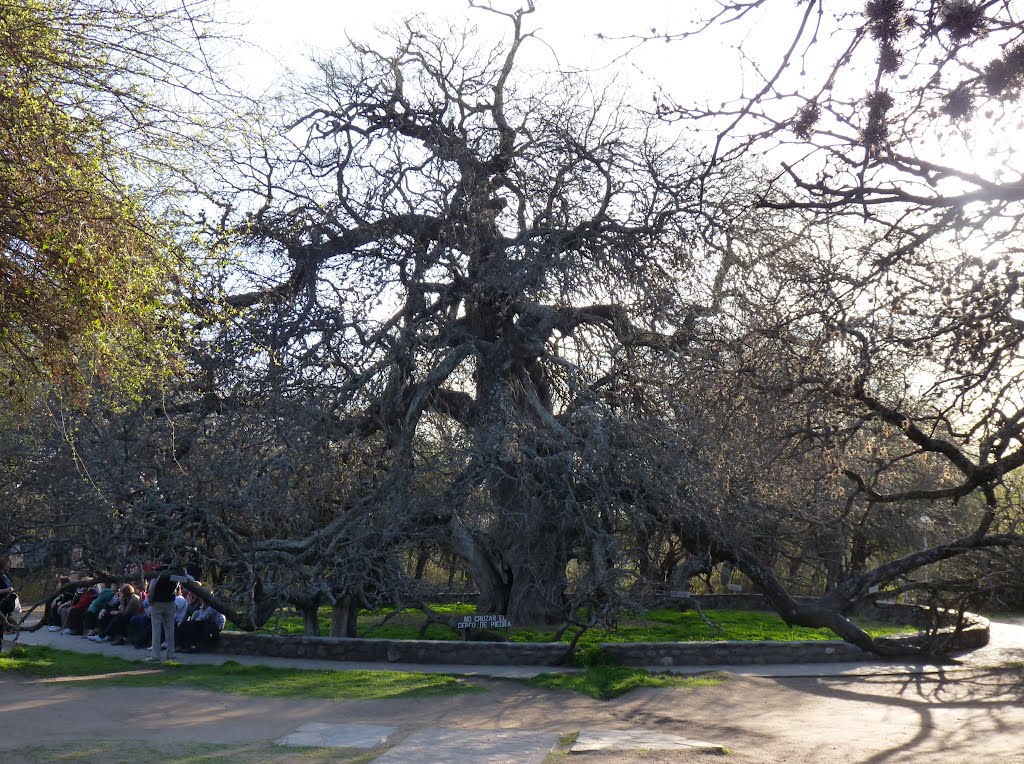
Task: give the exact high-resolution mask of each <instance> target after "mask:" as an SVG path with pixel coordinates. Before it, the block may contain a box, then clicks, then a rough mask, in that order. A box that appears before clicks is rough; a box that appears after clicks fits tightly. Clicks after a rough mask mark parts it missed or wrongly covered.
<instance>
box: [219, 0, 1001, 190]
mask: <svg viewBox="0 0 1024 764" xmlns="http://www.w3.org/2000/svg"><path fill="white" fill-rule="evenodd" d="M490 1H491V2H493V4H494V5H495V6H496V7H497V8H498V9H499V10H505V11H510V10H514V9H516V8H518V7H520V6H522V5H524V4H525V3H526V0H490ZM222 2H224V3H226V4H227V7H228V8H229V9H230V13H231V15H232V16H233V17H234V20H236V21H241V22H244V24H245V26H244V27H243V28H242V32H241V34H242V37H243V38H244V39H245V40H246V41H248V42H250V43H252V44H253V45H255V46H257V47H256V48H253V49H249V50H248V51H247V52H245V53H244V58H243V60H242V61H240V62H239V63H240V67H239V73H240V74H241V76H242V77H243V78H244V80H243V84H242V87H243V89H244V90H247V91H249V92H250V93H253V94H259V93H262V92H264V91H266V90H268V89H269V90H272V89H273V88H274V85H275V83H276V82H277V81H278V79H279V78H280V76H281V73H282V72H283V71H284V69H285V68H292V69H296V70H298V71H299V72H301V71H303V69H304V68H305V67H306V66H307V65H308V56H309V54H310V53H311V52H314V51H315V52H318V53H321V54H323V53H328V52H330V51H333V50H337V49H344V47H345V45H346V37H347V36H349V37H353V38H355V39H359V40H372V38H373V36H374V30H375V29H376V28H387V27H391V26H394V25H395V24H396V23H397V22H398V21H399V20H401V19H402V18H405V17H408V16H411V15H415V14H423V15H424V16H426V17H427V18H428V19H432V20H438V21H441V20H445V19H448V20H453V21H455V22H456V23H457V24H458V25H460V26H461V23H462V22H463V21H466V22H469V23H473V24H477V25H478V26H479V27H480V28H481V30H482V31H483V32H484V34H485V35H486V36H488V37H491V38H493V39H499V38H505V39H507V30H508V22H507V20H506V19H504V18H502V17H499V16H497V15H495V14H492V13H487V12H485V11H482V10H479V9H473V8H470V7H469V2H468V0H222ZM481 2H483V0H481ZM853 5H854V6H856V5H857V3H856V2H854V3H853ZM536 6H537V10H536V12H535V13H533V14H530V15H528V16H527V17H526V19H525V21H524V24H525V26H526V28H528V29H535V30H537V34H538V37H539V38H540V40H541V41H543V42H542V43H541V42H535V43H533V44H530V45H527V46H524V48H523V51H522V52H521V55H520V62H521V63H525V64H527V66H531V67H537V68H538V69H543V70H552V69H554V68H556V67H558V66H561V67H565V68H574V69H575V68H582V69H588V70H590V71H591V72H592V76H595V77H600V76H601V73H602V72H604V71H607V72H608V73H609V74H610V73H612V72H613V71H618V72H622V71H623V70H625V71H627V72H629V73H630V77H631V80H632V81H633V84H634V86H635V87H636V88H637V96H638V97H639V98H644V99H646V98H649V97H650V96H651V95H653V94H654V92H655V91H656V90H657V89H658V88H659V87H662V88H664V90H665V92H666V93H667V94H669V96H671V97H672V98H673V99H674V100H675V101H676V102H677V103H680V104H694V103H698V102H701V101H704V100H705V99H707V100H708V101H709V102H712V103H715V104H716V105H717V103H718V102H721V101H722V100H725V99H727V98H735V97H736V96H737V95H739V93H740V92H741V90H743V89H744V86H745V89H747V90H748V92H749V89H750V88H751V87H756V86H758V85H759V84H760V83H759V82H757V83H755V82H753V81H750V80H748V81H746V82H744V80H743V79H742V78H743V71H742V67H741V54H740V50H739V48H740V46H742V54H743V55H744V56H746V57H747V58H748V67H749V61H750V60H753V61H756V62H757V65H758V66H759V67H760V68H761V71H762V74H763V75H768V74H770V73H771V70H773V69H774V67H775V66H777V65H778V63H779V61H780V60H781V57H782V53H783V51H784V49H785V48H786V47H787V46H788V45H789V43H790V42H791V41H792V36H793V34H794V32H795V30H796V28H797V24H798V18H799V16H800V15H801V14H802V12H803V8H802V7H801V6H800V5H799V4H798V3H796V2H788V3H787V2H773V3H767V4H766V8H767V9H756V10H755V11H753V12H752V13H751V14H749V15H748V16H747V17H745V18H744V19H743V20H742V21H741V22H739V23H737V24H732V25H727V28H726V29H725V30H724V32H723V33H722V34H724V35H732V37H730V38H725V37H719V38H717V39H716V38H715V37H714V36H713V34H717V33H718V32H717V30H709V31H708V32H706V33H704V34H702V35H700V36H699V37H698V38H694V39H689V40H686V41H683V42H672V43H670V44H666V43H665V42H663V41H659V42H650V43H647V44H646V45H644V46H642V47H640V48H639V49H637V50H633V51H632V52H631V53H630V55H629V56H628V59H625V60H624V59H622V58H621V54H622V53H623V52H625V51H626V50H627V49H628V48H629V47H630V45H628V44H627V43H624V42H621V41H619V42H610V41H608V40H601V39H599V38H598V36H597V35H598V34H599V33H602V34H604V35H606V36H616V35H629V34H649V33H650V32H651V30H652V29H656V30H657V32H658V33H664V32H680V31H684V30H687V29H689V28H691V24H692V22H693V20H694V17H695V16H696V15H697V14H698V12H700V11H703V12H704V13H705V14H706V13H707V12H709V11H713V10H714V9H715V8H717V7H718V3H716V2H715V0H536ZM741 30H748V31H747V35H748V36H747V37H746V38H743V39H739V38H737V37H735V35H737V34H740V33H741ZM726 40H727V42H726ZM831 52H832V51H830V50H829V46H828V45H827V42H826V43H825V44H823V45H819V46H815V48H814V49H813V50H812V52H811V53H812V55H811V56H810V57H808V58H807V59H804V60H802V63H803V65H804V66H805V67H806V69H807V70H808V73H814V72H816V71H820V70H821V69H822V68H823V66H824V64H823V63H822V62H821V59H820V58H819V57H821V56H825V57H827V56H828V54H829V53H831ZM556 56H557V59H556ZM627 61H628V63H627ZM816 64H817V66H816ZM793 75H794V72H791V73H790V76H791V79H789V80H788V82H789V85H790V86H791V87H800V86H801V78H799V77H797V78H796V79H792V76H793ZM747 77H749V71H748V72H747ZM810 79H814V78H813V76H812V77H811V78H810ZM856 86H857V87H858V88H862V87H863V79H862V78H860V77H858V79H857V81H856ZM794 108H796V107H795V106H794ZM1004 129H1005V128H1004ZM1006 137H1007V134H1006V133H1005V132H1003V131H997V132H996V133H995V134H993V133H992V131H991V130H989V131H985V130H978V131H976V134H975V135H974V136H973V137H972V139H971V140H970V141H968V142H966V143H965V142H964V141H963V137H962V136H960V135H956V134H955V133H954V134H952V135H947V136H946V137H945V139H944V140H945V144H944V146H943V151H942V152H939V153H945V152H950V154H951V157H950V158H952V157H956V159H955V160H954V161H955V162H956V163H960V164H962V166H965V167H967V168H970V167H972V166H974V167H978V168H979V169H981V166H984V165H986V164H991V160H990V161H988V162H986V160H985V155H986V154H987V153H989V152H990V151H991V150H992V146H993V141H996V139H997V138H1001V140H998V141H996V142H998V143H1003V144H1005V143H1006ZM967 152H970V153H971V154H973V157H971V156H969V154H968V153H967ZM939 159H940V161H941V159H942V157H939ZM985 169H986V170H987V171H989V172H991V171H992V168H991V167H987V168H985Z"/></svg>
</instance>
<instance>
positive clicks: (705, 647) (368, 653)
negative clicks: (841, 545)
mask: <svg viewBox="0 0 1024 764" xmlns="http://www.w3.org/2000/svg"><path fill="white" fill-rule="evenodd" d="M694 598H695V599H696V600H697V601H698V602H699V603H700V605H701V607H702V608H707V609H709V610H710V609H733V610H769V608H768V607H767V606H766V603H765V600H764V598H763V597H762V596H761V595H758V594H712V595H696V596H695V597H694ZM858 615H863V616H865V617H868V618H873V619H875V620H879V621H883V622H890V623H908V624H913V625H915V626H918V627H920V628H922V629H928V631H923V632H919V633H916V634H899V635H894V636H891V637H883V638H881V641H884V642H888V643H890V644H893V645H913V646H922V645H925V644H927V642H928V641H929V640H933V639H940V640H941V639H945V640H947V644H946V645H945V648H946V650H948V651H962V650H973V649H976V648H979V647H983V646H985V645H986V644H988V638H989V623H988V620H986V619H985V618H982V617H981V616H978V615H974V614H969V615H968V618H967V623H966V624H965V626H964V628H963V629H962V630H960V631H959V632H956V630H955V629H954V628H953V627H952V626H944V627H943V628H940V629H937V630H932V629H931V626H932V616H931V614H930V613H928V612H927V611H926V610H924V609H923V608H920V607H917V606H914V605H904V604H900V603H890V602H875V603H869V604H868V605H865V606H864V607H862V608H859V609H858ZM940 615H944V616H945V617H946V619H947V620H948V621H950V622H951V621H952V619H953V618H954V617H955V615H956V614H955V613H943V614H940ZM600 647H601V651H602V652H603V653H605V654H607V655H609V656H611V657H613V658H614V659H615V660H617V661H619V662H620V663H622V664H624V665H627V666H665V667H668V666H710V665H718V664H739V665H757V664H771V663H830V662H836V661H867V660H878V656H877V655H875V654H874V653H869V652H866V651H864V650H861V649H860V648H858V647H855V646H854V645H851V644H849V643H848V642H844V641H842V640H800V641H792V642H788V641H787V642H767V641H765V642H738V641H736V642H734V641H723V642H609V643H603V644H602V645H601V646H600ZM215 649H216V651H217V652H221V653H234V654H241V655H262V656H268V657H278V658H313V659H318V660H336V661H369V662H389V663H426V664H437V663H450V664H454V665H493V666H517V665H518V666H558V665H561V664H563V663H564V661H565V658H566V645H565V644H563V643H550V642H546V643H526V642H476V641H461V640H426V639H421V640H411V639H410V640H400V639H362V638H342V637H307V636H276V635H273V634H251V633H246V632H236V631H228V632H224V633H222V634H221V636H220V640H219V642H218V644H217V646H216V648H215Z"/></svg>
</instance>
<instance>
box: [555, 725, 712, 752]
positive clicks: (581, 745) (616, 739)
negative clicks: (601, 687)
mask: <svg viewBox="0 0 1024 764" xmlns="http://www.w3.org/2000/svg"><path fill="white" fill-rule="evenodd" d="M641 749H643V750H651V751H702V752H705V753H725V752H726V750H725V746H721V745H717V744H716V743H707V742H705V741H703V740H692V739H690V738H687V737H682V736H681V735H666V734H664V733H662V732H654V731H652V730H642V729H640V730H582V731H581V732H580V734H579V736H578V737H577V738H576V742H575V743H573V746H572V748H571V749H570V750H571V752H572V753H588V752H594V751H637V750H641Z"/></svg>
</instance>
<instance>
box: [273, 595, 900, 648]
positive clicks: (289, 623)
mask: <svg viewBox="0 0 1024 764" xmlns="http://www.w3.org/2000/svg"><path fill="white" fill-rule="evenodd" d="M431 607H432V608H433V609H434V610H436V611H438V612H441V613H445V614H448V615H456V616H459V615H472V614H474V613H476V608H475V607H474V606H473V605H471V604H467V603H464V602H459V603H454V604H447V605H437V606H431ZM704 613H705V615H706V616H707V617H708V619H709V620H711V621H712V622H714V623H715V624H717V625H718V627H719V629H720V631H718V633H712V630H711V629H710V628H709V627H708V625H707V624H706V623H704V621H703V620H701V618H700V616H698V615H697V613H696V612H694V611H692V610H685V611H679V610H648V611H647V612H646V613H644V614H643V615H642V616H637V617H626V618H623V619H622V620H621V621H620V622H619V624H618V626H617V627H616V628H615V629H612V630H604V629H593V630H591V631H589V632H587V633H586V634H584V635H583V637H582V638H581V639H580V642H579V645H580V647H581V648H588V647H593V646H596V645H597V644H598V643H600V642H706V641H709V640H748V641H749V640H753V641H759V640H778V641H790V640H803V639H838V637H837V636H836V635H835V634H833V633H832V632H831V631H830V630H829V629H808V628H805V627H802V626H794V627H790V626H787V625H786V624H785V622H784V621H783V620H782V619H781V618H780V617H779V616H778V615H776V614H775V613H770V612H765V611H752V610H705V611H704ZM320 615H321V633H322V634H327V633H328V631H329V623H328V622H329V617H330V610H329V609H328V608H323V609H321V613H320ZM388 616H391V617H390V618H388ZM855 620H856V621H857V623H858V624H859V625H860V626H861V627H862V628H864V629H865V630H866V631H867V632H868V633H869V634H871V635H872V636H875V637H877V636H882V635H885V634H898V633H901V632H905V631H916V629H915V628H914V627H913V626H908V625H898V624H889V623H878V622H873V621H866V620H862V619H855ZM425 621H426V616H425V615H424V614H423V613H422V612H421V611H419V610H413V609H410V610H407V611H404V612H402V613H400V614H398V615H394V610H393V609H385V610H379V611H373V612H368V611H362V612H361V613H360V615H359V622H358V627H357V628H358V634H359V636H360V637H371V638H377V639H443V640H457V639H462V635H461V634H458V633H456V632H455V631H453V630H452V629H449V628H448V627H446V626H441V625H439V624H432V625H431V626H430V627H429V628H428V629H427V632H426V634H425V636H423V637H421V636H420V631H421V629H422V626H423V624H424V623H425ZM262 631H267V632H271V633H280V634H302V633H303V627H302V619H301V618H300V617H298V616H289V617H280V618H276V619H274V620H272V621H270V622H269V623H268V624H267V625H266V627H265V628H264V629H263V630H262ZM508 636H509V639H510V640H511V641H513V642H550V641H551V640H552V638H553V637H554V632H553V631H550V630H545V629H543V628H540V629H531V628H529V626H522V627H518V628H512V629H510V630H509V634H508ZM569 639H571V632H569V633H567V634H566V635H565V636H564V637H563V641H569Z"/></svg>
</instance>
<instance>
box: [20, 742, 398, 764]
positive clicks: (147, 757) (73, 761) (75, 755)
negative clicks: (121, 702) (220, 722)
mask: <svg viewBox="0 0 1024 764" xmlns="http://www.w3.org/2000/svg"><path fill="white" fill-rule="evenodd" d="M4 754H5V755H4V763H5V764H59V763H64V762H66V763H67V764H82V763H83V762H95V763H96V764H238V762H243V761H258V762H261V763H264V762H265V763H267V764H328V763H330V764H366V763H367V762H370V761H373V759H375V758H377V757H378V756H379V755H380V751H379V750H378V751H365V750H361V749H355V748H318V747H308V748H302V747H294V746H287V747H285V746H277V745H274V744H272V743H266V742H258V743H227V744H214V743H186V744H172V743H167V744H153V743H148V742H144V741H139V740H132V741H130V744H127V745H126V741H119V740H78V741H72V742H67V743H59V744H55V745H39V746H31V747H27V748H21V749H19V750H18V751H5V752H4Z"/></svg>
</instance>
